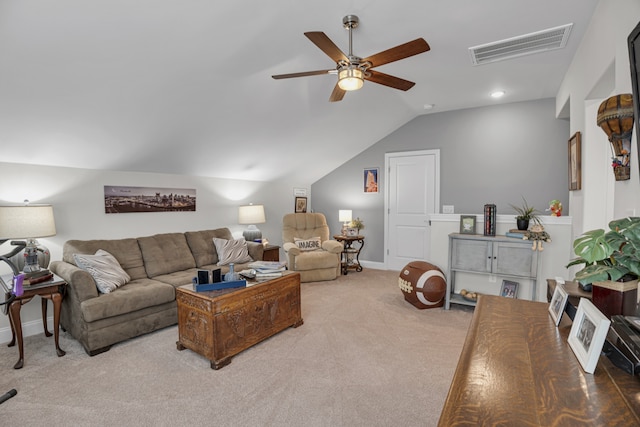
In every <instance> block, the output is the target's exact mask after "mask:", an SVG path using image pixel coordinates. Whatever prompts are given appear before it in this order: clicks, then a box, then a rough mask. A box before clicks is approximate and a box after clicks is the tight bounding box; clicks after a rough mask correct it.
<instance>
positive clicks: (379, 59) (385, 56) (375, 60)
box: [362, 38, 431, 68]
mask: <svg viewBox="0 0 640 427" xmlns="http://www.w3.org/2000/svg"><path fill="white" fill-rule="evenodd" d="M429 49H431V48H430V47H429V44H428V43H427V42H426V41H425V40H424V39H422V38H420V39H415V40H412V41H410V42H407V43H405V44H401V45H399V46H396V47H392V48H391V49H387V50H385V51H382V52H379V53H376V54H375V55H371V56H369V57H368V58H364V59H363V60H362V62H366V61H368V62H371V64H372V65H371V68H373V67H379V66H380V65H384V64H388V63H389V62H393V61H398V60H400V59H404V58H408V57H410V56H413V55H417V54H419V53H423V52H427V51H428V50H429Z"/></svg>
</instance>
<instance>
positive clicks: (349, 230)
mask: <svg viewBox="0 0 640 427" xmlns="http://www.w3.org/2000/svg"><path fill="white" fill-rule="evenodd" d="M346 235H347V236H349V237H355V236H357V235H358V229H357V228H352V227H349V228H347V233H346Z"/></svg>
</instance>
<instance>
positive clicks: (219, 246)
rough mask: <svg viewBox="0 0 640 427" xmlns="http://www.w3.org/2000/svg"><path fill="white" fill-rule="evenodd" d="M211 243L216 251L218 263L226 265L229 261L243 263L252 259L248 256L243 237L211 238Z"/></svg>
mask: <svg viewBox="0 0 640 427" xmlns="http://www.w3.org/2000/svg"><path fill="white" fill-rule="evenodd" d="M213 244H214V245H215V247H216V252H218V259H219V261H218V265H227V264H230V263H232V262H233V263H237V264H243V263H245V262H251V261H253V259H252V258H251V256H249V248H248V247H247V242H246V240H244V237H241V238H239V239H236V240H227V239H218V238H217V237H214V238H213Z"/></svg>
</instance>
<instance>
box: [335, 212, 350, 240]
mask: <svg viewBox="0 0 640 427" xmlns="http://www.w3.org/2000/svg"><path fill="white" fill-rule="evenodd" d="M351 219H352V212H351V209H340V210H338V221H340V222H342V231H341V233H342V235H343V236H346V234H347V228H348V227H349V223H350V222H351Z"/></svg>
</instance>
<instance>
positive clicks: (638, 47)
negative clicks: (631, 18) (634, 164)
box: [627, 23, 640, 165]
mask: <svg viewBox="0 0 640 427" xmlns="http://www.w3.org/2000/svg"><path fill="white" fill-rule="evenodd" d="M627 44H628V47H629V65H630V68H631V91H632V95H633V118H634V123H635V130H636V132H635V134H636V141H637V142H638V143H640V123H639V122H638V121H640V99H638V97H639V96H640V23H638V25H636V27H635V28H634V29H633V30H632V31H631V33H630V34H629V37H627ZM638 155H639V156H640V146H638ZM638 164H639V165H640V162H638Z"/></svg>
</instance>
